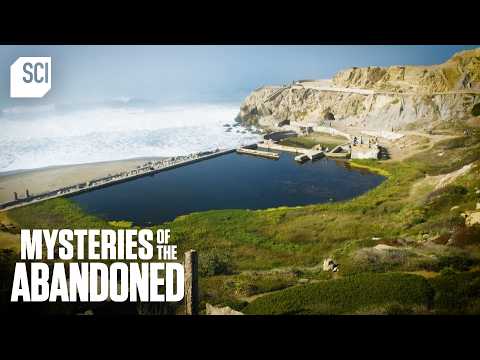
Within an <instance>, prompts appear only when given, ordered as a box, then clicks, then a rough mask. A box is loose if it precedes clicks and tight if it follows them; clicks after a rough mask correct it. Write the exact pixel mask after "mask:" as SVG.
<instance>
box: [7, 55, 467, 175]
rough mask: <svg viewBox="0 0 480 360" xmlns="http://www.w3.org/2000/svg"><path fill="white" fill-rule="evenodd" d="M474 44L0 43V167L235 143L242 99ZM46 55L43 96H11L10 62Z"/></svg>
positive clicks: (243, 137)
mask: <svg viewBox="0 0 480 360" xmlns="http://www.w3.org/2000/svg"><path fill="white" fill-rule="evenodd" d="M473 47H474V46H0V69H1V70H0V123H1V126H2V131H1V132H0V172H5V171H11V170H18V169H31V168H40V167H45V166H54V165H67V164H77V163H86V162H97V161H110V160H120V159H126V158H133V157H149V156H173V155H181V154H187V153H191V152H197V151H204V150H211V149H213V148H216V147H234V146H238V145H240V144H241V143H242V142H248V141H253V140H254V138H255V136H253V135H248V134H241V132H240V133H237V132H226V131H225V128H224V127H223V124H225V123H231V122H232V121H233V120H234V118H235V116H236V115H237V113H238V111H239V106H240V103H241V101H242V100H243V98H244V97H245V96H247V95H248V94H249V93H250V92H251V91H253V90H254V89H256V88H258V87H260V86H263V85H266V84H282V83H290V82H291V81H293V80H300V79H322V78H323V79H324V78H331V77H332V76H333V75H334V74H335V73H336V72H338V71H339V70H342V69H345V68H349V67H352V66H370V65H371V66H391V65H402V64H411V65H430V64H437V63H441V62H444V61H446V60H447V59H448V58H450V57H451V56H452V55H453V54H454V53H455V52H458V51H461V50H465V49H469V48H473ZM20 56H51V58H52V74H51V83H52V88H51V90H50V92H49V93H48V94H47V95H46V96H45V97H44V98H42V99H10V98H9V67H10V65H11V64H12V63H13V62H14V61H15V60H16V59H17V58H18V57H20Z"/></svg>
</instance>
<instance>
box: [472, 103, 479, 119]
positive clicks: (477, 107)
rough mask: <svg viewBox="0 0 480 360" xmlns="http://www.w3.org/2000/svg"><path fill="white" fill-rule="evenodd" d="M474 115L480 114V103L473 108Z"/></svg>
mask: <svg viewBox="0 0 480 360" xmlns="http://www.w3.org/2000/svg"><path fill="white" fill-rule="evenodd" d="M472 115H473V116H480V103H478V104H475V105H474V106H473V108H472Z"/></svg>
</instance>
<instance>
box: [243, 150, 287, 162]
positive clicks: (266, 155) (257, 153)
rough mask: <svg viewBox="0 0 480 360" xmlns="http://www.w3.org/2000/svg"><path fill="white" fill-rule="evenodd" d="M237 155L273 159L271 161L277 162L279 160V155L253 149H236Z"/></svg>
mask: <svg viewBox="0 0 480 360" xmlns="http://www.w3.org/2000/svg"><path fill="white" fill-rule="evenodd" d="M237 153H238V154H246V155H254V156H260V157H264V158H267V159H273V160H278V159H279V158H280V154H278V153H276V152H270V151H260V150H253V149H247V148H244V147H243V148H238V149H237Z"/></svg>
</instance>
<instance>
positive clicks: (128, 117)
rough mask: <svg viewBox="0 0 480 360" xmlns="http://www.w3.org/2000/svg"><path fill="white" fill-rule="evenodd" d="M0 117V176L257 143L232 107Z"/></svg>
mask: <svg viewBox="0 0 480 360" xmlns="http://www.w3.org/2000/svg"><path fill="white" fill-rule="evenodd" d="M34 113H35V114H36V115H35V116H32V109H28V108H27V109H21V108H13V109H9V110H8V111H6V112H5V111H4V112H3V116H2V119H1V121H2V132H1V133H0V172H5V171H12V170H19V169H34V168H41V167H46V166H54V165H67V164H81V163H89V162H98V161H110V160H121V159H129V158H135V157H153V156H175V155H186V154H189V153H192V152H198V151H205V150H212V149H216V148H232V147H236V146H239V145H242V144H250V143H253V142H255V141H258V140H259V138H260V137H259V136H258V135H254V134H249V133H245V134H242V133H241V132H239V133H237V132H236V129H235V130H233V131H231V132H226V131H225V130H226V128H225V127H224V126H223V125H224V124H225V123H230V124H233V123H234V118H235V116H236V115H237V114H238V106H237V105H236V104H216V105H212V104H189V105H181V106H180V105H176V106H160V107H158V106H145V107H142V106H138V105H137V106H127V104H125V106H111V105H109V106H107V105H105V106H103V107H101V108H92V109H86V110H73V111H72V110H65V109H56V108H55V107H44V108H39V109H37V111H35V112H34Z"/></svg>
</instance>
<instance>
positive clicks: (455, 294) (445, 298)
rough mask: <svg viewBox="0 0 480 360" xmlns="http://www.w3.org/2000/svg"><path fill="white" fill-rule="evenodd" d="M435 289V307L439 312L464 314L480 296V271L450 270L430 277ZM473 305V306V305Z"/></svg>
mask: <svg viewBox="0 0 480 360" xmlns="http://www.w3.org/2000/svg"><path fill="white" fill-rule="evenodd" d="M429 281H430V283H431V285H432V287H433V288H434V290H435V297H434V307H435V310H436V311H437V312H438V313H448V314H462V313H466V312H467V311H468V308H469V307H474V308H476V309H477V311H480V308H479V307H478V306H476V307H475V306H474V305H475V303H476V302H477V301H478V297H479V296H480V272H479V271H476V272H464V273H456V272H454V271H451V270H448V271H444V272H442V275H440V276H437V277H434V278H431V279H429ZM472 305H473V306H472Z"/></svg>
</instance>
